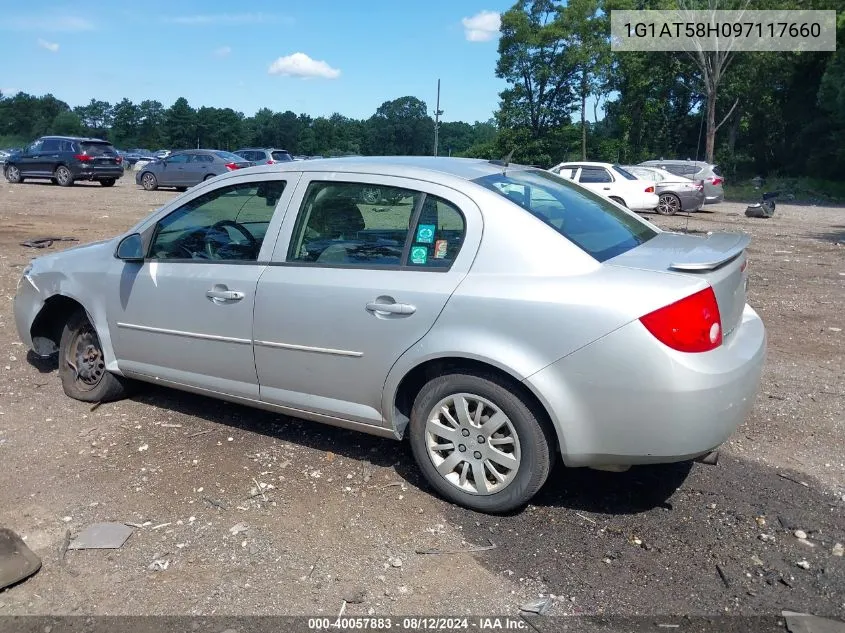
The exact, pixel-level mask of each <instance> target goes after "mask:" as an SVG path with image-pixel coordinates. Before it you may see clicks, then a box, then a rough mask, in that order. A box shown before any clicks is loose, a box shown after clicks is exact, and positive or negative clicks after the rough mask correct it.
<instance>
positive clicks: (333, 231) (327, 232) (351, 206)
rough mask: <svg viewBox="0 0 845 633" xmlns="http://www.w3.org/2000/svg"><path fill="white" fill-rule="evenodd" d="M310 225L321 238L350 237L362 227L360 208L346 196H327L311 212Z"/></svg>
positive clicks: (362, 218) (362, 219)
mask: <svg viewBox="0 0 845 633" xmlns="http://www.w3.org/2000/svg"><path fill="white" fill-rule="evenodd" d="M309 224H310V225H311V227H312V228H313V229H314V230H316V231H318V232H319V233H320V235H321V236H322V237H323V238H327V239H332V240H335V239H338V238H345V239H350V238H352V237H354V235H355V234H356V233H357V232H358V231H361V230H363V229H364V226H365V225H364V216H363V215H361V210H360V209H359V208H358V205H356V204H355V203H354V202H353V201H352V200H350V199H348V198H329V199H328V200H325V201H323V202H321V203H320V204H319V205H318V206H317V207H316V208H315V209H314V210H313V211H312V212H311V221H310V222H309Z"/></svg>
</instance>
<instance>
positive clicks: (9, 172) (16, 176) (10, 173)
mask: <svg viewBox="0 0 845 633" xmlns="http://www.w3.org/2000/svg"><path fill="white" fill-rule="evenodd" d="M6 180H8V181H9V182H11V183H13V184H16V183H19V182H23V177H22V176H21V170H20V169H18V166H17V165H6Z"/></svg>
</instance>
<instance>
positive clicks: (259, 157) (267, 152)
mask: <svg viewBox="0 0 845 633" xmlns="http://www.w3.org/2000/svg"><path fill="white" fill-rule="evenodd" d="M232 153H233V154H237V155H238V156H240V157H241V158H244V159H246V160H249V161H252V162H254V163H255V164H256V165H265V164H266V165H272V164H273V163H287V162H290V161H292V160H293V156H291V155H290V152H288V151H287V150H286V149H273V148H271V147H265V148H260V147H245V148H243V149H239V150H236V151H234V152H232Z"/></svg>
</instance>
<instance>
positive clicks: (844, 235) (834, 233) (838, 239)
mask: <svg viewBox="0 0 845 633" xmlns="http://www.w3.org/2000/svg"><path fill="white" fill-rule="evenodd" d="M807 237H809V238H811V239H816V240H821V241H823V242H833V243H834V244H842V243H845V225H843V224H835V225H833V226H831V227H830V230H829V231H825V232H823V233H808V234H807Z"/></svg>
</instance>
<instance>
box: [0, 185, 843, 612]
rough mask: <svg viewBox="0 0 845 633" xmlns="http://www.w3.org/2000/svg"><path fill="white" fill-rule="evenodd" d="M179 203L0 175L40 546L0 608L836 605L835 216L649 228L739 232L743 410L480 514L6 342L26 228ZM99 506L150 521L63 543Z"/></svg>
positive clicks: (117, 517) (377, 459)
mask: <svg viewBox="0 0 845 633" xmlns="http://www.w3.org/2000/svg"><path fill="white" fill-rule="evenodd" d="M173 195H175V194H173V193H169V192H155V193H149V192H145V191H141V190H138V189H137V188H136V187H135V186H134V184H133V183H132V179H131V177H130V178H126V179H124V180H123V181H121V182H119V183H118V185H117V186H115V187H114V188H113V189H104V188H101V187H100V186H98V185H84V184H83V185H78V186H74V187H73V188H70V189H64V188H59V187H55V186H51V185H39V184H28V183H27V184H23V185H16V186H10V185H8V184H7V183H5V182H2V184H0V296H2V297H3V304H2V307H0V376H2V378H0V394H2V395H0V464H2V468H0V525H2V526H5V527H10V528H12V529H14V530H16V531H17V532H18V533H20V534H21V535H23V536H25V537H26V539H27V543H28V544H29V545H30V547H31V548H32V549H33V550H34V551H35V552H36V553H38V554H39V555H40V556H41V557H42V559H43V561H44V567H43V568H42V569H41V571H40V572H39V573H38V574H37V575H35V576H34V577H32V578H31V579H29V580H28V581H26V582H24V583H22V584H20V585H18V586H15V587H13V588H11V589H9V590H7V591H5V592H1V593H0V615H4V614H32V613H38V614H46V613H51V614H73V613H76V614H82V613H84V614H251V613H255V614H258V613H262V614H337V613H338V612H339V610H340V609H341V605H342V604H343V601H344V600H346V601H347V602H348V604H347V606H346V613H347V614H366V613H371V614H372V613H375V614H382V615H384V614H437V613H446V614H487V613H499V614H516V613H518V610H519V607H520V605H523V604H524V603H526V602H528V601H531V600H535V599H537V598H538V597H540V596H543V597H546V596H550V595H551V596H554V598H553V602H552V608H551V613H552V614H578V613H580V614H600V613H603V614H629V615H633V614H669V613H678V612H684V613H695V614H720V613H721V614H725V613H728V614H774V613H779V612H780V610H781V609H790V610H795V611H805V612H813V613H816V614H820V615H828V616H836V617H843V616H845V558H843V557H841V556H835V555H834V554H833V550H834V548H835V546H836V544H837V543H845V439H843V438H845V416H843V411H845V332H843V331H842V330H843V329H845V315H843V299H845V244H844V243H843V241H845V209H834V208H822V207H799V206H787V205H782V206H779V207H778V210H777V214H776V216H775V217H774V218H773V219H770V220H752V219H749V218H746V217H744V216H743V215H742V210H743V208H744V207H743V206H740V205H735V204H722V205H717V206H716V207H713V208H712V209H711V208H710V207H708V212H707V213H701V214H697V215H695V216H693V217H691V218H689V219H687V218H685V217H673V218H654V220H655V221H656V223H658V224H659V225H661V226H664V227H671V228H672V229H687V230H689V231H694V232H706V231H709V230H719V229H728V230H742V231H746V232H748V233H750V234H751V235H752V236H753V242H752V246H751V248H750V279H751V285H750V302H751V303H752V305H754V306H755V307H756V308H757V309H758V310H759V311H760V312H761V314H762V316H763V318H764V320H765V322H766V324H767V326H768V329H769V335H770V344H769V358H768V361H767V366H766V371H765V375H764V380H763V387H762V391H761V393H760V394H759V396H758V398H757V402H756V406H755V409H754V412H753V414H752V415H751V417H750V419H749V420H748V422H747V424H745V425H744V426H743V427H741V428H740V429H739V430H738V432H737V433H736V434H735V436H734V437H733V438H732V440H731V441H730V443H729V444H728V445H727V446H726V447H725V448H726V450H725V452H724V454H723V458H722V460H721V461H720V463H719V465H718V466H716V467H713V466H704V465H698V464H696V465H694V466H692V467H690V465H679V466H671V467H660V468H639V469H633V470H632V471H630V472H628V473H626V474H622V475H614V474H606V473H597V472H593V471H580V470H579V471H566V470H564V469H558V470H557V471H556V472H554V473H553V475H552V477H551V478H550V481H549V482H548V484H547V485H546V487H545V489H544V490H543V491H542V492H541V494H540V495H539V497H538V498H537V499H536V502H535V503H534V504H533V505H531V506H530V507H528V508H527V509H525V510H524V511H522V512H520V513H517V514H514V515H512V516H507V517H489V516H484V515H479V514H475V513H472V512H469V511H466V510H463V509H460V508H456V507H453V506H451V505H449V504H447V503H445V502H443V501H441V500H440V499H438V498H436V497H434V496H432V495H431V494H430V493H429V491H428V490H427V488H426V486H425V484H424V483H423V482H422V480H421V479H420V477H419V476H418V474H417V472H416V469H415V467H414V465H413V462H412V459H411V455H410V451H409V449H408V448H407V446H406V445H403V444H399V443H395V442H392V441H388V440H382V439H378V438H373V437H369V436H364V435H360V434H356V433H353V432H349V431H343V430H338V429H334V428H329V427H324V426H319V425H316V424H312V423H309V422H304V421H300V420H294V419H289V418H285V417H283V416H277V415H272V414H268V413H264V412H260V411H253V410H249V409H245V408H243V407H240V406H234V405H227V404H222V403H220V402H217V401H213V400H209V399H204V398H201V397H197V396H191V395H186V394H182V393H179V392H174V391H169V390H164V389H160V388H154V387H148V388H145V389H143V390H142V392H141V393H140V394H139V395H138V396H137V397H135V398H133V399H132V400H129V401H125V402H120V403H116V404H107V405H103V406H101V407H99V408H97V409H96V410H93V411H92V410H91V408H90V407H89V406H87V405H84V404H82V403H79V402H75V401H72V400H69V399H67V398H65V397H64V395H63V394H62V392H61V388H60V385H59V381H58V378H57V377H56V375H55V372H54V371H52V369H53V368H52V367H50V366H49V364H45V363H38V362H34V361H32V360H28V356H27V353H26V350H25V349H24V348H23V347H22V346H21V344H20V343H19V342H18V340H17V335H16V332H15V327H14V321H13V316H12V298H13V295H14V293H15V284H16V282H17V279H18V277H19V276H20V272H21V269H22V267H23V266H24V265H25V264H26V262H27V261H28V259H29V258H30V257H33V256H35V255H38V254H39V252H38V251H34V250H33V249H29V248H25V247H22V246H20V245H19V242H21V241H22V240H24V239H28V238H34V237H39V236H45V235H71V236H75V237H77V238H79V239H80V240H81V241H82V242H86V241H92V240H95V239H99V238H103V237H107V236H110V235H113V234H117V233H119V232H121V231H123V230H125V229H126V228H127V227H128V226H130V224H132V223H133V222H135V221H136V220H137V219H139V218H141V217H142V216H144V215H146V214H147V213H149V212H150V211H151V210H153V209H154V208H155V207H157V206H159V205H161V204H162V203H164V202H165V201H166V200H168V199H169V198H170V197H171V196H173ZM64 246H65V244H57V245H56V246H54V247H52V248H51V249H50V250H55V249H56V248H61V247H64ZM97 521H121V522H133V523H137V524H139V525H144V527H141V528H139V529H137V530H136V532H135V533H134V534H133V535H132V537H131V538H130V539H129V540H128V541H127V543H126V544H125V545H124V546H123V548H122V549H120V550H114V551H82V552H76V551H70V552H67V553H66V555H64V556H62V555H60V550H61V545H62V542H63V540H64V538H65V534H66V532H67V531H70V532H71V533H75V532H77V531H79V530H80V529H81V528H83V527H84V526H85V525H87V524H89V523H91V522H97ZM233 528H235V529H233ZM240 528H245V529H244V530H241V529H240ZM796 529H800V530H803V531H805V532H806V533H807V535H808V538H807V539H806V540H800V539H798V538H796V537H795V536H794V534H793V533H794V531H795V530H796ZM764 535H765V536H766V538H765V539H763V538H762V537H763V536H764ZM491 543H492V544H495V545H496V548H495V549H487V550H485V551H479V552H475V553H440V554H430V553H429V554H425V553H417V551H418V550H438V551H440V552H454V551H456V550H463V549H467V548H470V547H472V546H489V545H490V544H491ZM154 561H161V563H160V564H159V566H158V570H155V565H153V566H152V567H151V564H153V563H154ZM803 561H806V563H807V564H806V565H804V564H803ZM799 562H802V566H799V565H798V563H799ZM165 566H166V569H161V568H162V567H165ZM804 567H807V569H804Z"/></svg>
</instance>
